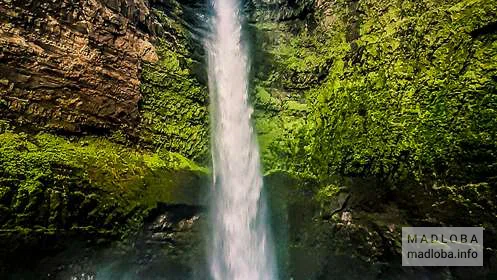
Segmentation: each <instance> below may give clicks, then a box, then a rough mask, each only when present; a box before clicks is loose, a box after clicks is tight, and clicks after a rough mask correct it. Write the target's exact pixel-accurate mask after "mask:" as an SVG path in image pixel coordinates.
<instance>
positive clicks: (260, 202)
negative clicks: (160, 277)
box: [205, 0, 277, 280]
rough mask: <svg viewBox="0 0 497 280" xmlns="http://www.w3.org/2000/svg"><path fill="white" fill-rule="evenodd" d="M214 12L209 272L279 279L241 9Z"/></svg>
mask: <svg viewBox="0 0 497 280" xmlns="http://www.w3.org/2000/svg"><path fill="white" fill-rule="evenodd" d="M212 6H213V11H214V16H213V17H212V18H211V22H210V23H211V29H212V33H211V35H210V36H209V37H208V38H207V39H206V40H205V46H206V50H207V54H208V76H209V91H210V95H211V104H212V105H211V111H212V117H213V128H212V134H213V136H212V162H213V184H212V185H213V188H212V192H213V193H212V201H211V203H210V206H211V207H210V229H211V231H210V236H209V246H208V250H207V251H208V253H207V254H208V261H209V271H210V275H211V277H212V279H213V280H226V279H230V280H270V279H277V272H276V265H275V256H274V252H273V251H274V248H273V244H272V237H271V234H270V230H269V226H268V221H267V219H268V217H267V205H266V200H265V197H264V192H263V179H262V174H261V167H260V159H259V150H258V146H257V143H256V139H255V132H254V129H253V126H252V121H251V115H252V112H253V110H252V108H251V106H250V104H249V101H248V89H249V81H248V77H249V74H248V73H249V59H248V56H247V51H246V47H245V46H244V44H243V41H242V32H241V31H242V18H241V16H242V15H241V10H240V3H239V2H238V1H237V0H214V1H213V2H212Z"/></svg>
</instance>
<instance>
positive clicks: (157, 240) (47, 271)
mask: <svg viewBox="0 0 497 280" xmlns="http://www.w3.org/2000/svg"><path fill="white" fill-rule="evenodd" d="M148 220H149V221H148V223H146V225H145V226H144V228H143V230H142V232H141V233H139V234H137V236H136V237H135V238H132V239H130V240H129V241H128V242H125V243H123V242H121V243H114V244H110V245H109V244H106V245H95V244H94V245H92V246H89V245H88V244H86V243H85V242H84V241H81V240H77V239H75V240H73V241H72V242H69V243H68V244H67V245H66V246H67V248H66V250H64V251H63V252H61V253H60V254H57V255H53V256H47V257H46V258H45V259H43V260H41V261H40V262H39V263H38V264H36V266H34V267H32V268H31V269H26V268H22V269H20V270H19V272H11V273H9V274H6V275H0V276H2V277H5V278H2V279H71V280H73V279H74V280H92V279H150V280H153V279H203V278H202V277H204V276H205V275H206V274H205V272H204V268H205V264H203V261H204V257H203V249H204V247H203V243H202V241H201V235H202V231H201V227H203V226H202V222H203V221H204V220H205V213H204V210H203V209H202V208H201V207H197V206H189V205H169V204H160V205H158V206H157V208H155V209H154V210H153V211H152V212H151V213H150V216H149V218H148Z"/></svg>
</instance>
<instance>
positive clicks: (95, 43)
mask: <svg viewBox="0 0 497 280" xmlns="http://www.w3.org/2000/svg"><path fill="white" fill-rule="evenodd" d="M147 6H148V3H147V1H146V0H145V1H144V0H127V1H126V0H112V1H106V0H88V1H68V0H52V1H36V0H14V1H11V0H2V1H0V100H1V102H0V114H1V115H4V116H9V118H13V119H16V120H17V122H18V123H19V124H24V123H30V124H33V123H34V124H37V125H46V126H47V127H48V128H55V129H62V130H65V131H71V132H79V131H85V130H89V129H97V130H98V129H108V128H111V127H113V126H117V125H124V126H126V125H128V126H129V125H132V124H133V123H134V122H135V121H136V120H137V118H138V101H139V100H140V63H141V61H149V62H154V61H156V60H157V59H158V58H157V55H156V53H155V49H154V46H153V45H152V44H151V42H150V40H151V34H154V33H155V32H156V31H157V30H159V29H160V26H159V25H158V23H156V22H154V19H153V17H152V16H151V14H150V12H149V9H148V7H147ZM154 30H155V31H154Z"/></svg>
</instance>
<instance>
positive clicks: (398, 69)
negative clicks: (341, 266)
mask: <svg viewBox="0 0 497 280" xmlns="http://www.w3.org/2000/svg"><path fill="white" fill-rule="evenodd" d="M328 4H329V3H328ZM328 4H327V3H320V5H321V6H318V7H317V8H316V13H314V14H313V15H312V16H309V17H307V18H305V19H302V20H300V21H294V22H286V23H278V24H258V25H257V26H256V28H257V30H258V32H261V33H263V34H266V35H265V36H266V37H264V36H262V38H261V39H260V40H261V41H262V42H265V43H266V44H267V45H268V46H264V47H263V49H262V52H261V55H265V58H266V59H267V60H269V61H271V65H270V66H267V67H266V68H262V69H261V70H262V71H265V72H264V74H263V75H259V76H258V78H259V81H258V87H257V88H256V90H255V91H254V94H255V101H256V104H257V106H258V108H260V109H261V110H263V112H260V113H259V114H258V115H257V116H259V117H260V118H261V119H260V120H257V123H258V128H260V132H261V142H262V143H263V144H264V145H263V147H264V148H265V150H264V151H263V154H264V160H265V167H266V168H267V171H271V170H286V171H287V172H289V173H291V174H293V176H297V177H300V178H314V179H315V180H316V181H317V183H316V184H317V185H319V187H317V189H314V190H313V191H314V192H315V196H314V198H313V200H314V201H315V203H316V204H317V205H319V208H320V210H318V211H317V212H316V217H319V219H321V222H318V223H317V224H316V227H318V228H320V231H327V232H328V236H334V237H336V238H341V240H344V242H345V243H341V244H336V242H335V241H334V239H328V237H325V236H321V233H319V232H316V231H314V230H312V229H309V231H301V233H302V234H303V235H304V236H307V238H306V239H307V243H306V242H303V241H302V239H300V238H299V240H300V241H299V242H298V243H296V244H300V245H302V244H304V243H306V244H307V245H306V246H311V247H314V248H315V249H316V248H319V246H329V248H328V249H329V251H335V253H332V254H331V255H330V256H329V257H330V258H331V257H336V256H337V255H339V256H340V255H341V256H347V255H349V254H350V250H352V251H353V252H354V253H353V255H356V256H358V257H359V258H363V257H366V256H369V257H370V258H368V259H367V260H366V259H364V261H367V262H369V263H376V264H381V263H394V262H395V259H397V258H398V256H399V253H400V243H399V237H400V235H399V234H400V226H402V225H418V226H421V225H430V226H435V225H448V226H484V227H485V228H486V231H485V238H486V239H485V240H486V241H487V240H488V243H487V242H486V244H488V246H489V249H488V250H487V251H486V256H487V261H488V263H487V264H491V263H492V262H493V260H494V259H495V255H494V253H493V252H494V250H495V248H496V247H497V243H496V242H495V239H494V238H493V236H495V233H496V230H497V228H496V225H495V219H496V217H497V209H496V208H495V205H494V204H495V201H496V198H497V191H496V187H497V181H496V177H495V174H497V165H496V164H495V163H496V162H497V142H496V139H497V123H496V120H497V33H496V32H495V18H496V15H497V4H496V3H495V2H494V1H485V0H480V1H479V0H462V1H429V0H427V1H421V2H420V1H387V2H385V1H375V0H368V1H333V4H329V5H328ZM294 102H297V103H294ZM292 103H293V104H296V105H298V107H297V108H302V110H299V111H298V112H299V114H300V115H299V116H298V117H288V116H289V115H290V116H291V115H295V113H292V111H291V110H288V109H286V107H284V106H285V105H284V104H292ZM286 106H287V108H291V107H288V105H286ZM266 108H270V109H271V110H267V109H266ZM346 195H351V197H350V199H344V198H345V197H346ZM343 213H347V214H346V215H345V216H342V215H343ZM348 215H351V217H352V220H351V221H352V224H351V225H350V226H349V227H347V226H345V227H339V228H342V229H344V230H345V231H343V230H338V229H339V228H337V227H336V225H337V223H338V224H341V223H344V222H343V221H342V219H348ZM319 224H321V226H318V225H319ZM345 224H346V223H345ZM353 227H359V229H360V228H361V227H364V230H365V231H364V232H363V233H362V234H359V232H360V231H355V230H354V228H353ZM348 230H350V232H349V233H350V236H349V237H350V238H352V239H354V238H356V241H355V242H359V243H361V244H369V245H368V246H366V247H361V248H362V249H364V250H365V249H366V248H369V249H373V251H372V252H369V253H368V252H364V251H361V250H362V249H361V248H359V247H354V246H352V247H349V248H348V249H347V250H348V251H347V250H346V252H341V253H340V251H341V249H340V248H342V249H343V248H346V247H347V242H349V241H350V240H349V241H345V240H347V239H344V238H343V236H342V235H343V234H344V233H345V232H347V231H348ZM354 231H355V232H356V233H357V234H359V235H357V234H353V232H354ZM310 232H312V234H310ZM368 234H373V235H376V234H379V236H377V238H376V239H375V240H376V241H375V240H370V241H367V239H368V238H369V237H368ZM319 236H321V237H322V238H321V237H319ZM340 236H341V237H340ZM361 236H362V237H361ZM317 240H321V241H317ZM324 240H328V241H324ZM302 242H303V243H302ZM350 242H352V241H350ZM311 244H320V245H319V246H314V245H311ZM325 244H329V245H325ZM356 244H357V243H356ZM296 246H297V245H296ZM302 246H304V245H302ZM374 248H376V249H374ZM316 250H317V249H316ZM376 268H377V269H379V270H378V273H379V274H381V273H382V271H383V272H384V269H385V268H382V269H380V268H379V267H376ZM323 269H324V270H326V269H332V268H330V267H328V268H323ZM493 269H494V270H495V266H493ZM323 273H325V274H326V273H330V271H327V272H324V271H323Z"/></svg>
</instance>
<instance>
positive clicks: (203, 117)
mask: <svg viewBox="0 0 497 280" xmlns="http://www.w3.org/2000/svg"><path fill="white" fill-rule="evenodd" d="M154 13H155V14H156V15H157V16H158V18H159V19H160V21H161V22H162V24H164V25H165V26H168V28H170V30H169V32H171V34H169V35H168V36H165V37H164V38H159V39H158V40H157V42H156V44H155V47H156V51H157V55H158V56H159V61H158V62H157V63H152V64H151V63H148V64H145V65H144V66H143V70H142V77H141V80H142V85H141V91H142V94H143V99H142V101H141V103H140V112H141V114H142V127H143V128H145V129H144V131H143V132H142V134H141V135H140V137H141V140H142V141H144V142H145V143H149V144H151V145H152V146H153V147H156V148H161V149H167V150H168V151H170V152H174V153H179V154H181V155H183V156H185V157H187V158H189V159H192V160H195V161H197V162H205V161H206V159H207V158H208V139H209V135H208V127H209V125H208V116H209V113H208V111H207V97H208V93H207V90H206V88H205V87H204V86H203V85H201V84H200V83H199V82H198V80H197V78H196V77H195V75H194V74H193V73H192V68H193V67H194V64H195V63H196V62H195V61H193V59H192V58H191V55H192V53H191V49H189V47H190V44H191V42H190V41H191V39H189V37H188V32H187V31H186V30H185V29H184V27H182V26H180V25H179V24H178V23H177V22H176V21H173V20H172V19H171V18H170V17H166V16H165V15H164V13H163V12H161V11H159V10H154Z"/></svg>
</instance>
